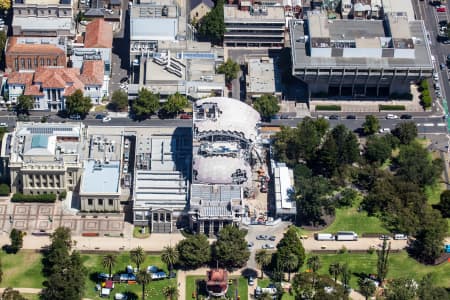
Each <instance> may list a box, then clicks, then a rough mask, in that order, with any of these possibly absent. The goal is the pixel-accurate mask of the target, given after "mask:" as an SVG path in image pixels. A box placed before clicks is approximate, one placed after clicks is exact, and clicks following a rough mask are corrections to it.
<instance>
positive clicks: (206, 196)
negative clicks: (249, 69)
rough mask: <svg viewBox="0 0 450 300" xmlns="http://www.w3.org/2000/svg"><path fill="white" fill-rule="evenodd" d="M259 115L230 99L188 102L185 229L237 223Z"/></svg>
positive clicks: (247, 187)
mask: <svg viewBox="0 0 450 300" xmlns="http://www.w3.org/2000/svg"><path fill="white" fill-rule="evenodd" d="M259 120H260V116H259V113H258V112H257V111H255V110H254V109H253V108H251V107H250V106H248V105H247V104H245V103H243V102H241V101H239V100H234V99H230V98H221V97H212V98H206V99H202V100H198V101H197V102H196V103H195V106H194V117H193V121H194V129H193V132H194V133H193V147H192V151H193V159H192V185H191V197H190V205H189V217H190V219H189V221H190V226H191V228H192V229H193V230H194V231H195V232H198V233H205V234H207V235H210V236H212V235H214V234H216V233H218V232H219V231H220V229H221V228H222V227H223V226H226V225H239V224H240V221H241V217H242V216H243V214H244V205H243V201H244V192H245V190H251V189H252V180H251V178H252V168H251V166H250V157H251V156H252V153H253V151H254V145H255V141H256V139H257V135H258V132H257V124H258V123H259Z"/></svg>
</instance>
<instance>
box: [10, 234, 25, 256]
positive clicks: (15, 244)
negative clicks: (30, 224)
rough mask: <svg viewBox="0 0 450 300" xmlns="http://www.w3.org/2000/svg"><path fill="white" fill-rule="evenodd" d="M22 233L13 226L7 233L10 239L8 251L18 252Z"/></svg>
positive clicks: (21, 242)
mask: <svg viewBox="0 0 450 300" xmlns="http://www.w3.org/2000/svg"><path fill="white" fill-rule="evenodd" d="M23 235H24V233H23V232H22V231H20V230H18V229H15V228H13V229H12V230H11V232H10V234H9V238H10V240H11V245H10V247H9V249H8V250H9V251H11V252H12V253H17V252H19V250H20V249H22V246H23Z"/></svg>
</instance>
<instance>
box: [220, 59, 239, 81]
mask: <svg viewBox="0 0 450 300" xmlns="http://www.w3.org/2000/svg"><path fill="white" fill-rule="evenodd" d="M239 70H240V67H239V64H238V63H237V62H234V61H233V60H232V59H231V58H228V59H227V61H226V62H224V63H223V64H221V65H220V66H219V67H218V68H217V73H219V74H225V81H226V82H227V83H230V82H231V81H232V80H233V79H236V78H237V76H238V74H239Z"/></svg>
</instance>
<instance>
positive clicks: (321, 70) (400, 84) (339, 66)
mask: <svg viewBox="0 0 450 300" xmlns="http://www.w3.org/2000/svg"><path fill="white" fill-rule="evenodd" d="M425 32H426V31H425V27H424V23H423V21H409V20H408V18H407V17H406V16H403V15H400V16H398V15H397V14H395V15H394V14H390V15H388V16H386V18H385V19H384V20H370V21H367V20H332V21H331V20H330V21H329V20H328V18H327V16H326V14H325V13H322V12H320V11H312V12H308V18H307V20H306V22H304V21H300V20H294V21H292V22H291V25H290V34H291V49H292V62H293V63H292V74H293V75H294V76H295V77H297V78H299V79H300V80H302V81H304V82H305V83H307V84H308V88H309V93H310V96H311V97H313V98H315V97H318V98H324V97H325V98H326V97H328V96H333V97H335V96H342V97H345V98H365V97H384V98H387V97H389V96H391V95H393V94H407V93H409V92H410V85H411V83H412V82H415V81H419V80H421V79H424V78H428V77H430V76H431V75H432V70H433V65H432V61H431V54H430V48H429V45H428V42H427V38H426V33H425Z"/></svg>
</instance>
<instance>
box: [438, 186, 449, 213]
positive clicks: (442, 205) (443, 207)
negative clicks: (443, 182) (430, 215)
mask: <svg viewBox="0 0 450 300" xmlns="http://www.w3.org/2000/svg"><path fill="white" fill-rule="evenodd" d="M438 206H439V210H440V211H441V214H442V216H443V217H444V218H450V190H445V191H443V192H442V194H441V201H439V205H438Z"/></svg>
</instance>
